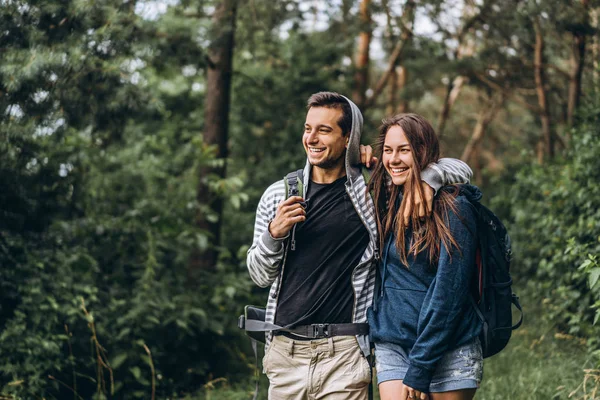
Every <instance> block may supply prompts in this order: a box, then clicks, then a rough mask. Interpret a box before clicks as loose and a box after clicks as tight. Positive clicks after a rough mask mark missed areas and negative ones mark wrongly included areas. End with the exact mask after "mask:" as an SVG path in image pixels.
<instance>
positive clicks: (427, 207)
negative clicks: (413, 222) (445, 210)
mask: <svg viewBox="0 0 600 400" xmlns="http://www.w3.org/2000/svg"><path fill="white" fill-rule="evenodd" d="M421 186H422V187H423V192H424V193H425V199H422V198H421V196H419V192H418V191H415V204H414V205H413V204H412V202H411V197H410V196H408V197H407V198H406V208H405V209H404V215H403V217H404V225H408V222H409V221H410V217H411V215H412V211H413V207H417V209H418V210H419V218H425V217H428V216H429V215H431V211H432V210H433V188H432V187H431V186H429V185H428V184H427V183H425V182H421Z"/></svg>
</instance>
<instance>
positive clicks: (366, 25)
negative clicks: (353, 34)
mask: <svg viewBox="0 0 600 400" xmlns="http://www.w3.org/2000/svg"><path fill="white" fill-rule="evenodd" d="M370 6H371V0H362V1H361V3H360V25H361V30H360V35H359V37H358V51H357V53H356V64H355V66H354V67H355V71H356V72H355V73H354V93H352V100H353V101H354V102H355V103H356V105H357V106H358V107H359V108H362V107H363V105H364V104H365V101H366V95H367V94H366V92H367V87H368V84H369V48H370V46H371V37H372V35H373V29H372V27H371V12H370Z"/></svg>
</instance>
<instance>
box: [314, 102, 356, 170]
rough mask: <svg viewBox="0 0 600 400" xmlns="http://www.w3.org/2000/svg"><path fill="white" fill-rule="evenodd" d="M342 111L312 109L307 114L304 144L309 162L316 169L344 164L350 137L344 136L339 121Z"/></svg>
mask: <svg viewBox="0 0 600 400" xmlns="http://www.w3.org/2000/svg"><path fill="white" fill-rule="evenodd" d="M341 117H342V110H340V109H336V108H325V107H311V108H310V109H309V110H308V113H307V114H306V122H305V123H304V136H303V137H302V144H303V145H304V150H305V151H306V155H307V156H308V161H309V162H310V163H311V164H312V165H313V166H315V167H319V168H322V169H330V168H333V167H337V166H339V165H340V164H343V163H344V156H345V155H346V144H347V143H348V138H349V136H350V135H349V134H348V136H343V135H342V128H340V126H339V125H338V121H339V120H340V118H341Z"/></svg>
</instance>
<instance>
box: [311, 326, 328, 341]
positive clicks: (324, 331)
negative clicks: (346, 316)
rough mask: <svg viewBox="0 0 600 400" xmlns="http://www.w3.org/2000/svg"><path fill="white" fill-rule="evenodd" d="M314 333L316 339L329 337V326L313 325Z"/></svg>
mask: <svg viewBox="0 0 600 400" xmlns="http://www.w3.org/2000/svg"><path fill="white" fill-rule="evenodd" d="M312 333H313V337H314V338H315V339H322V338H326V337H329V324H312Z"/></svg>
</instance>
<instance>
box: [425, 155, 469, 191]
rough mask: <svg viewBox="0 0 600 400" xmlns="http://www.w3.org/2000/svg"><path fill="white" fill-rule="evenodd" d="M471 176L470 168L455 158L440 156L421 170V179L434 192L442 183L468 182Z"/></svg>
mask: <svg viewBox="0 0 600 400" xmlns="http://www.w3.org/2000/svg"><path fill="white" fill-rule="evenodd" d="M472 177H473V171H472V170H471V168H469V166H468V165H467V164H466V163H465V162H463V161H461V160H457V159H456V158H440V159H439V161H438V162H436V163H431V164H429V165H428V166H427V168H425V169H424V170H423V171H421V179H422V180H423V181H425V183H427V184H428V185H429V186H431V188H432V189H433V191H434V193H437V191H438V190H440V188H441V187H442V186H444V185H449V184H452V183H469V181H470V180H471V178H472Z"/></svg>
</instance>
